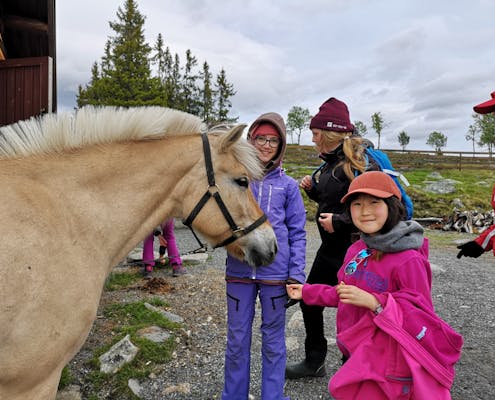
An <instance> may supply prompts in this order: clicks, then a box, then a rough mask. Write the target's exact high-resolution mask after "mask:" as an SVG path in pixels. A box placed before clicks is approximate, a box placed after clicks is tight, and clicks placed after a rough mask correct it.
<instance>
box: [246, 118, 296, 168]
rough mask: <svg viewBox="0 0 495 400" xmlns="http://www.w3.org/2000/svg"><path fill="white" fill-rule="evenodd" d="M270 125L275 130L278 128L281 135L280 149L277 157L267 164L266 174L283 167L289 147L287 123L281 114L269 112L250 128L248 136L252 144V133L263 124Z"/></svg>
mask: <svg viewBox="0 0 495 400" xmlns="http://www.w3.org/2000/svg"><path fill="white" fill-rule="evenodd" d="M267 122H268V123H270V124H272V125H273V126H275V128H277V131H278V132H279V134H280V146H279V148H278V152H277V154H276V155H275V157H274V158H273V159H272V160H271V161H270V162H269V163H268V164H267V165H265V173H267V172H270V171H272V170H274V169H275V168H277V167H279V166H280V165H282V160H283V158H284V155H285V149H286V147H287V134H286V131H285V130H286V129H285V122H284V119H283V118H282V116H281V115H280V114H277V113H274V112H269V113H266V114H262V115H260V116H259V117H258V118H257V119H256V120H255V121H254V122H253V123H252V124H251V126H250V127H249V129H248V134H247V140H248V141H249V142H251V133H252V132H253V131H254V130H255V129H256V128H257V127H258V126H259V125H260V124H261V123H267Z"/></svg>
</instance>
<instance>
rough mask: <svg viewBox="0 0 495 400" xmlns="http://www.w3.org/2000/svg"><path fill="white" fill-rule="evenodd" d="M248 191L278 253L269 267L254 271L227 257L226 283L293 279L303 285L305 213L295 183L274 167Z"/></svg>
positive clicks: (252, 184)
mask: <svg viewBox="0 0 495 400" xmlns="http://www.w3.org/2000/svg"><path fill="white" fill-rule="evenodd" d="M250 188H251V190H252V192H253V194H254V198H255V199H256V200H257V201H258V204H259V205H260V207H261V209H262V210H263V211H264V212H265V214H266V215H267V217H268V220H269V221H270V223H271V224H272V227H273V230H274V231H275V235H276V236H277V240H278V253H277V256H276V258H275V261H274V262H273V263H272V264H270V265H266V266H260V267H257V268H255V267H250V266H249V265H247V264H246V263H243V262H241V261H239V260H237V259H236V258H234V257H231V256H228V257H227V270H226V275H227V278H226V279H227V280H230V281H232V280H235V281H241V282H242V281H244V282H263V283H268V284H270V283H272V284H285V281H286V280H287V279H288V278H292V279H295V280H297V281H298V282H301V283H302V282H305V280H306V277H305V273H304V268H305V266H306V231H305V228H304V227H305V224H306V212H305V209H304V203H303V199H302V196H301V193H300V191H299V186H298V183H297V182H296V180H295V179H293V178H292V177H290V176H288V175H286V174H285V173H284V171H283V170H282V169H281V168H280V167H276V168H275V169H274V170H272V171H270V172H268V173H267V174H266V175H265V177H264V178H263V179H262V180H261V181H253V182H252V183H251V186H250Z"/></svg>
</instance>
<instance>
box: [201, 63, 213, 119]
mask: <svg viewBox="0 0 495 400" xmlns="http://www.w3.org/2000/svg"><path fill="white" fill-rule="evenodd" d="M199 77H200V79H201V81H202V83H203V87H202V88H201V89H200V100H201V106H202V110H201V115H200V116H201V118H203V121H205V122H206V123H207V124H209V125H211V124H213V123H214V122H217V121H215V118H214V117H215V110H214V100H215V99H214V98H213V96H214V91H213V88H212V82H211V80H212V78H213V75H212V74H211V72H210V66H209V65H208V63H207V62H206V61H205V62H204V63H203V70H202V71H201V72H200V73H199Z"/></svg>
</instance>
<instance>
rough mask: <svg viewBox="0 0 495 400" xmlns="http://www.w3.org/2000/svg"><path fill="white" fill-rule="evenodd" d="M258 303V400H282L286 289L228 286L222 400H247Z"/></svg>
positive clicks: (248, 284)
mask: <svg viewBox="0 0 495 400" xmlns="http://www.w3.org/2000/svg"><path fill="white" fill-rule="evenodd" d="M258 296H259V299H260V302H261V340H262V344H261V356H262V366H261V367H262V369H261V399H262V400H283V399H288V398H286V397H284V383H285V363H286V349H285V312H286V309H285V307H284V305H285V303H286V302H287V292H286V290H285V286H276V285H265V284H259V283H234V282H228V283H227V330H228V331H227V348H226V350H225V371H224V375H225V383H224V388H223V393H222V399H223V400H247V399H248V396H249V378H250V372H251V371H250V363H251V337H252V327H253V318H254V313H255V307H256V299H257V297H258Z"/></svg>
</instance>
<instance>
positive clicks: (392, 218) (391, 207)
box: [380, 196, 407, 233]
mask: <svg viewBox="0 0 495 400" xmlns="http://www.w3.org/2000/svg"><path fill="white" fill-rule="evenodd" d="M383 201H384V202H385V204H386V205H387V207H388V217H387V220H386V221H385V224H384V225H383V227H382V229H381V230H380V233H387V232H389V231H390V230H392V228H393V227H394V226H395V225H397V224H398V223H399V222H400V221H405V220H406V218H407V212H406V208H405V207H404V204H402V201H400V200H399V199H398V198H397V197H395V196H392V197H389V198H387V199H383Z"/></svg>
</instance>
